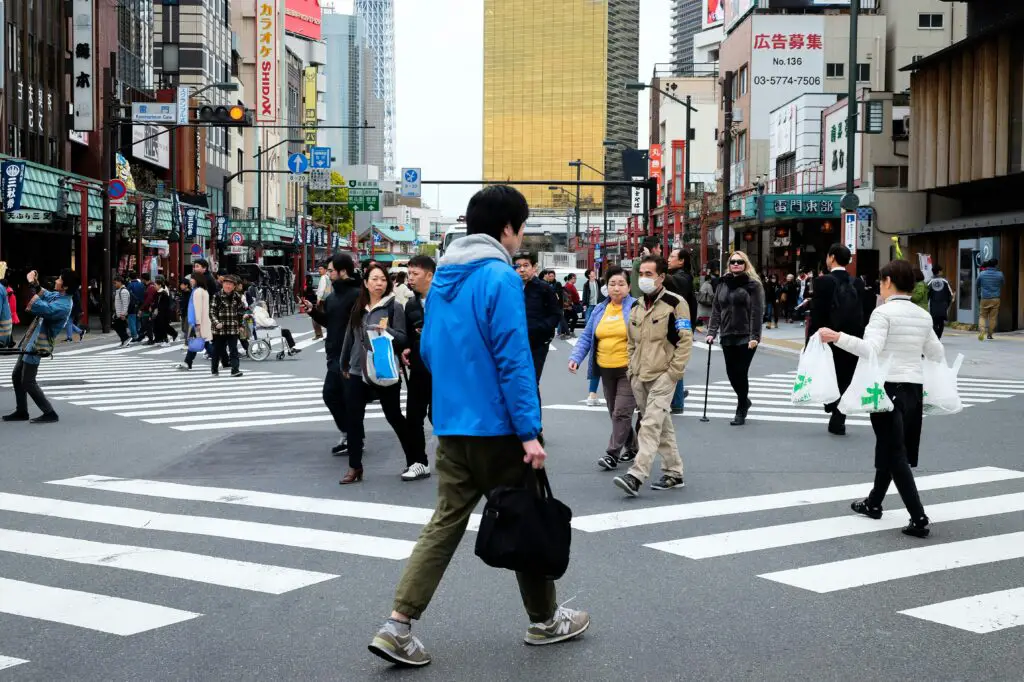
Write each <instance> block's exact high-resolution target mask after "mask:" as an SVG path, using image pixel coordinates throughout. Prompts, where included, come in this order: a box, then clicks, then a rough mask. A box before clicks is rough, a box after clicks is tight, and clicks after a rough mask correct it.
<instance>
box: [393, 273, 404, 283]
mask: <svg viewBox="0 0 1024 682" xmlns="http://www.w3.org/2000/svg"><path fill="white" fill-rule="evenodd" d="M395 284H405V273H404V272H396V273H395Z"/></svg>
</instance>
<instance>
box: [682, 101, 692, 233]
mask: <svg viewBox="0 0 1024 682" xmlns="http://www.w3.org/2000/svg"><path fill="white" fill-rule="evenodd" d="M691 100H692V97H691V96H690V95H687V96H686V151H685V152H684V154H685V155H686V161H685V163H686V168H685V169H683V237H684V238H685V236H686V229H687V227H688V226H689V218H690V203H689V199H690V146H691V145H692V144H693V138H694V135H691V134H690V131H691V130H693V129H692V128H691V127H690V112H692V111H693V107H692V106H690V101H691Z"/></svg>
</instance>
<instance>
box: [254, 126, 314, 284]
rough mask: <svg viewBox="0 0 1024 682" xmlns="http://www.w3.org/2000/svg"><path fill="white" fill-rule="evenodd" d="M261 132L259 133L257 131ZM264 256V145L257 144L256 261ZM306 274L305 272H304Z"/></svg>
mask: <svg viewBox="0 0 1024 682" xmlns="http://www.w3.org/2000/svg"><path fill="white" fill-rule="evenodd" d="M257 134H259V133H257ZM262 257H263V145H262V144H259V145H256V263H257V264H259V262H260V258H262ZM303 276H305V274H303Z"/></svg>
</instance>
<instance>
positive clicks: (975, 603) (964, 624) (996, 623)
mask: <svg viewBox="0 0 1024 682" xmlns="http://www.w3.org/2000/svg"><path fill="white" fill-rule="evenodd" d="M900 613H902V614H903V615H905V616H912V617H914V618H920V619H921V620H927V621H931V622H933V623H939V624H940V625H948V626H949V627H953V628H957V629H959V630H966V631H968V632H973V633H976V634H979V635H984V634H987V633H989V632H998V631H999V630H1006V629H1007V628H1015V627H1020V626H1022V625H1024V587H1017V588H1014V589H1011V590H1001V591H999V592H989V593H988V594H979V595H975V596H973V597H964V598H963V599H953V600H951V601H944V602H939V603H937V604H929V605H928V606H921V607H918V608H916V609H906V610H905V611H900Z"/></svg>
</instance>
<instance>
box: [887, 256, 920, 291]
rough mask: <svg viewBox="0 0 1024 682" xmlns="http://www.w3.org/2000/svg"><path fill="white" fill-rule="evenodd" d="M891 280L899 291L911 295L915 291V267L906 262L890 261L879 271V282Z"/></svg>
mask: <svg viewBox="0 0 1024 682" xmlns="http://www.w3.org/2000/svg"><path fill="white" fill-rule="evenodd" d="M887 277H888V278H889V280H890V281H891V282H892V285H893V286H894V287H896V290H897V291H900V292H902V293H904V294H909V293H910V292H912V291H913V290H914V266H913V265H911V264H910V263H908V262H907V261H905V260H893V261H889V262H888V263H886V264H885V265H883V266H882V269H881V270H879V271H878V281H882V280H883V279H885V278H887Z"/></svg>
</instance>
